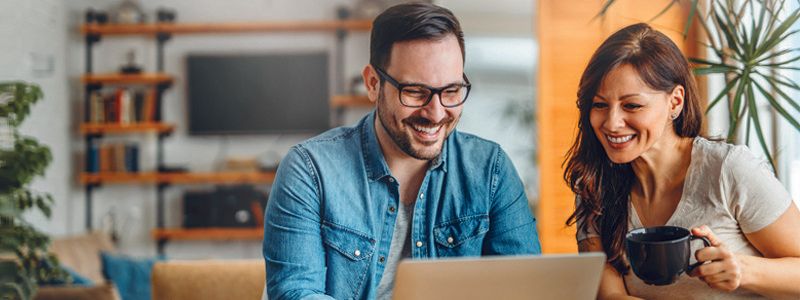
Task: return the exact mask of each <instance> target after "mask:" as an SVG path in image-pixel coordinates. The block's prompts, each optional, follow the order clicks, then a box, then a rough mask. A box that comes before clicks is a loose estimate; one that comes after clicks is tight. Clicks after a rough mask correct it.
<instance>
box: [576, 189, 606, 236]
mask: <svg viewBox="0 0 800 300" xmlns="http://www.w3.org/2000/svg"><path fill="white" fill-rule="evenodd" d="M580 204H581V197H580V196H578V195H575V208H576V209H577V208H578V206H579V205H580ZM584 221H585V220H584V219H583V218H578V219H577V220H576V221H575V225H576V227H577V232H576V233H575V240H576V241H578V242H580V241H582V240H585V239H588V238H592V237H596V238H599V237H600V234H599V233H597V230H596V228H594V226H587V227H586V231H583V230H581V227H582V226H583V222H584Z"/></svg>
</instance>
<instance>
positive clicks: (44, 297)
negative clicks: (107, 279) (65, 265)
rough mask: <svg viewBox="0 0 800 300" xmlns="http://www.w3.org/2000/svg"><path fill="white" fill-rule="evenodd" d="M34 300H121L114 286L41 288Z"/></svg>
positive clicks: (105, 284)
mask: <svg viewBox="0 0 800 300" xmlns="http://www.w3.org/2000/svg"><path fill="white" fill-rule="evenodd" d="M33 299H34V300H119V299H120V297H119V294H118V293H117V290H116V289H115V288H114V286H113V285H112V284H109V283H104V284H99V285H95V286H58V287H49V286H48V287H41V288H39V290H38V291H37V292H36V296H34V297H33Z"/></svg>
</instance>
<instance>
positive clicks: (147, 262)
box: [100, 252, 164, 300]
mask: <svg viewBox="0 0 800 300" xmlns="http://www.w3.org/2000/svg"><path fill="white" fill-rule="evenodd" d="M100 257H101V259H102V261H103V276H105V277H106V278H107V279H108V280H110V281H111V282H113V283H114V285H116V287H117V291H119V294H120V296H121V297H122V300H149V299H150V298H151V295H150V273H151V271H152V270H153V264H155V263H156V262H157V261H161V260H164V258H163V257H160V258H131V257H128V256H123V255H115V254H111V253H106V252H101V253H100Z"/></svg>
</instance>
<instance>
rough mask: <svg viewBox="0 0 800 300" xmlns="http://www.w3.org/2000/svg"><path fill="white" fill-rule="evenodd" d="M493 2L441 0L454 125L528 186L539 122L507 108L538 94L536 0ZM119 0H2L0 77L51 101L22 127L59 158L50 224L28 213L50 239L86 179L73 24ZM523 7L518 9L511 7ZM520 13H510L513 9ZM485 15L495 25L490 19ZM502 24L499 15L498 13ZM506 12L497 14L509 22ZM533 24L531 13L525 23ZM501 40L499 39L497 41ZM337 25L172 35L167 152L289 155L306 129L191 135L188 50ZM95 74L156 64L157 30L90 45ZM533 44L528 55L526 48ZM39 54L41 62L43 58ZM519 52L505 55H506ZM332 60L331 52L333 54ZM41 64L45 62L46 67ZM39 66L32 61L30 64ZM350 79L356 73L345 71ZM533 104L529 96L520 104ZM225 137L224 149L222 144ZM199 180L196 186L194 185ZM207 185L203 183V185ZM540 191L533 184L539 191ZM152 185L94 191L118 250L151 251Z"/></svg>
mask: <svg viewBox="0 0 800 300" xmlns="http://www.w3.org/2000/svg"><path fill="white" fill-rule="evenodd" d="M141 2H142V4H143V7H144V10H145V12H146V13H147V14H148V15H149V17H150V18H152V15H153V13H154V11H155V10H156V8H157V7H162V6H163V7H170V8H173V9H175V10H176V11H177V13H178V20H179V21H185V22H227V21H264V20H319V19H333V18H335V11H336V7H337V6H338V5H352V4H353V3H355V2H357V1H355V0H336V1H318V0H261V1H254V0H231V1H215V0H162V1H141ZM502 2H503V3H499V4H492V3H485V2H483V1H465V2H462V1H441V3H442V5H445V6H448V7H451V8H452V9H453V11H454V12H455V13H456V15H458V16H460V17H461V16H463V17H462V18H461V19H462V23H463V25H464V28H465V31H466V36H467V53H468V54H467V55H468V56H467V72H468V74H469V76H470V77H471V80H472V81H473V83H474V84H475V86H476V89H475V90H474V91H473V92H474V93H473V95H471V96H470V100H469V102H468V104H467V107H466V108H465V111H464V117H463V118H462V122H461V124H460V125H459V126H460V129H461V130H464V131H468V132H473V133H476V134H478V135H480V136H483V137H486V138H489V139H492V140H497V141H499V142H500V143H501V145H503V147H504V148H505V149H506V151H507V152H508V153H509V154H510V155H511V157H512V160H514V163H515V164H516V165H517V168H518V170H519V172H520V175H521V176H522V177H523V178H524V180H525V181H526V182H529V183H531V186H533V187H535V186H537V184H536V182H535V180H536V176H535V173H536V172H535V167H534V164H533V161H532V159H531V157H533V155H532V153H531V151H532V149H533V129H532V128H530V127H529V126H527V125H518V124H517V123H516V121H515V120H509V117H508V116H507V115H506V113H505V112H504V111H505V110H506V108H507V107H509V105H512V104H518V105H523V106H524V105H529V106H530V107H533V104H532V103H530V99H532V98H533V94H534V93H533V87H532V83H533V75H532V73H533V69H534V67H535V66H534V65H533V64H534V61H533V57H535V53H533V51H535V45H534V43H533V40H532V33H531V31H532V25H531V24H532V21H531V20H530V18H531V16H532V9H531V7H532V4H530V3H528V2H529V1H516V0H510V1H502ZM115 3H116V1H103V0H80V1H58V0H7V1H2V2H0V20H2V21H0V25H1V26H0V39H2V40H3V41H14V42H13V43H4V50H3V52H2V53H0V80H5V79H25V80H29V81H33V82H36V83H38V84H40V85H41V86H42V87H43V89H44V92H45V100H44V101H43V102H42V103H40V104H39V105H37V106H36V107H35V108H34V111H33V113H32V117H31V118H30V119H29V120H28V122H26V124H25V126H24V127H23V132H24V133H26V134H29V135H34V136H36V137H38V138H39V139H40V140H41V141H42V142H44V143H46V144H48V145H50V147H51V149H52V150H53V155H54V162H53V164H52V165H51V166H50V168H49V169H48V173H47V176H46V177H45V178H44V179H42V180H39V181H37V182H36V184H35V188H39V189H41V190H45V191H48V192H50V193H52V194H53V196H54V198H55V200H56V205H55V210H54V216H53V218H52V220H51V221H46V220H45V219H44V218H42V217H41V216H32V220H33V221H34V223H35V224H37V225H38V226H40V227H41V228H43V229H44V230H46V231H48V232H50V233H52V234H53V235H55V236H63V235H69V234H79V233H82V232H84V217H85V214H84V208H85V201H84V194H83V187H82V186H80V185H78V184H77V180H76V174H77V173H78V172H79V171H80V168H81V163H80V161H81V155H82V154H83V152H84V145H83V139H82V137H81V136H80V135H78V134H77V124H78V123H80V117H79V116H80V114H79V113H78V112H80V111H81V109H82V102H83V100H82V98H81V97H82V92H81V91H82V85H81V84H80V82H79V81H78V78H79V77H80V75H81V74H82V73H83V72H84V65H85V61H84V55H85V53H84V50H85V47H84V43H83V37H82V36H81V35H80V34H78V32H77V28H78V26H79V25H80V23H81V22H82V20H83V14H84V11H85V9H86V8H88V7H94V8H95V9H102V10H107V9H110V8H111V7H112V6H113V5H114V4H115ZM486 7H493V9H492V10H491V15H492V18H489V19H487V18H482V17H481V13H482V12H483V9H486ZM515 8H517V9H515ZM510 12H513V13H510ZM487 20H490V21H487ZM491 20H495V21H491ZM500 20H503V21H502V24H500V23H501V21H500ZM526 20H527V21H526ZM497 38H502V39H499V40H498V39H497ZM334 42H335V40H334V37H333V35H332V34H330V33H307V34H306V33H300V34H297V33H292V34H286V33H262V34H224V35H223V34H220V35H183V36H176V37H173V39H172V40H170V41H168V42H167V45H166V56H165V62H166V65H165V69H166V72H168V73H170V74H173V75H175V76H176V84H175V85H174V86H173V87H172V88H170V89H169V90H168V91H167V92H166V93H165V95H164V97H165V99H164V107H163V108H164V119H165V120H166V121H168V122H171V123H174V124H175V125H176V127H177V131H176V132H175V133H174V134H173V135H172V136H170V137H168V138H167V139H166V142H165V160H166V162H167V163H170V164H183V165H186V166H188V167H189V168H190V169H192V170H193V171H208V170H213V169H214V167H215V158H216V157H218V156H219V155H220V150H221V148H226V151H224V152H223V153H222V154H223V155H224V156H258V155H262V154H265V153H267V152H269V151H275V152H278V153H281V154H282V153H285V151H286V150H287V149H288V148H289V147H290V146H291V145H293V144H295V143H297V142H299V141H301V140H303V139H305V138H307V137H308V136H296V135H291V136H290V135H283V136H277V135H267V136H249V137H247V136H245V137H241V136H234V137H229V138H226V139H223V138H219V137H196V136H189V135H188V134H187V133H186V128H187V124H186V117H185V116H186V112H185V103H186V100H185V94H184V91H185V85H184V82H185V79H184V78H183V73H184V71H183V70H184V63H183V57H185V55H186V54H188V53H193V52H215V53H218V52H224V53H231V52H233V53H242V52H269V51H306V50H318V49H327V50H330V51H334ZM368 42H369V41H368V33H353V34H351V36H350V37H349V38H348V40H347V44H346V45H345V61H346V65H345V66H344V70H345V73H346V74H347V76H348V77H350V76H356V75H358V74H359V72H360V70H361V68H362V67H363V66H364V65H365V64H366V63H367V60H368ZM94 49H95V58H94V68H95V71H96V72H112V71H114V70H115V69H116V68H117V67H118V66H119V64H120V63H121V62H122V61H123V59H124V53H125V52H127V51H128V50H129V49H134V51H136V53H137V60H138V61H139V62H140V63H141V64H143V65H144V66H145V70H153V69H154V68H155V63H156V62H155V60H156V59H155V43H154V42H153V40H152V39H150V38H141V37H113V38H111V37H104V38H103V40H102V41H101V42H100V43H99V44H97V45H96V46H95V48H94ZM528 52H529V53H528ZM41 57H43V58H41ZM508 57H513V59H511V60H508V59H506V61H509V63H505V64H504V63H498V62H499V61H502V60H501V58H508ZM51 59H52V62H53V67H52V70H42V69H47V68H44V67H41V66H42V62H41V61H42V60H44V61H50V60H51ZM331 63H332V64H333V58H332V60H331ZM45 65H46V64H45ZM32 69H37V70H38V71H34V70H32ZM348 80H349V78H348ZM525 102H527V103H525ZM364 113H365V111H364V110H355V111H351V112H349V113H348V115H347V119H348V122H355V121H356V120H358V119H359V117H360V116H361V115H363V114H364ZM109 139H111V140H114V139H122V140H126V141H128V140H129V141H135V142H138V143H140V145H141V150H142V157H141V162H142V167H143V169H145V170H147V169H148V168H152V167H154V164H155V163H154V162H155V140H156V138H155V136H152V135H140V136H123V137H111V138H109ZM224 144H227V145H228V146H227V147H223V146H224ZM189 188H192V187H189ZM196 188H205V187H196ZM183 190H184V187H171V188H169V189H168V192H167V195H166V199H167V214H166V216H167V218H166V220H167V225H168V226H179V225H180V209H179V208H180V207H179V204H180V196H181V192H182V191H183ZM533 194H534V196H535V191H533ZM155 195H156V191H155V187H153V186H152V185H128V186H126V185H123V186H119V185H111V186H104V187H101V188H100V189H98V190H97V191H96V192H95V193H94V213H93V216H92V219H93V223H94V224H95V227H102V226H103V224H104V223H105V220H107V219H108V216H109V215H111V214H113V215H115V218H116V220H117V229H118V231H119V234H120V238H121V241H120V242H121V243H120V247H121V250H122V251H123V252H125V253H129V254H134V255H152V254H154V253H155V244H154V243H153V241H152V240H151V239H150V236H149V233H150V230H151V229H152V228H153V227H155ZM167 255H168V256H170V257H173V258H204V257H215V258H233V257H236V258H257V257H260V255H261V254H260V242H258V241H238V242H202V241H201V242H172V243H169V244H168V245H167Z"/></svg>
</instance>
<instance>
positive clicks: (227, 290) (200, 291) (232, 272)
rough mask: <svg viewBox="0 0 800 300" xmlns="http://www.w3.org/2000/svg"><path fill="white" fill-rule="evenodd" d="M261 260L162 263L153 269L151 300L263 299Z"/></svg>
mask: <svg viewBox="0 0 800 300" xmlns="http://www.w3.org/2000/svg"><path fill="white" fill-rule="evenodd" d="M265 282H266V274H265V270H264V260H262V259H251V260H196V261H190V260H187V261H163V262H157V263H156V264H155V265H154V266H153V273H152V291H153V300H166V299H169V300H183V299H187V300H188V299H192V300H205V299H209V300H210V299H243V300H248V299H252V300H258V299H262V298H261V297H262V292H263V290H264V283H265Z"/></svg>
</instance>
